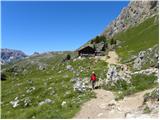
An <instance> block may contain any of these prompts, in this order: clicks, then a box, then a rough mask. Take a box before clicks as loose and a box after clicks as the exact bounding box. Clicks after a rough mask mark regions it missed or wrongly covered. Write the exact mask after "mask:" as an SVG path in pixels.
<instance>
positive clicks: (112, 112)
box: [74, 89, 152, 119]
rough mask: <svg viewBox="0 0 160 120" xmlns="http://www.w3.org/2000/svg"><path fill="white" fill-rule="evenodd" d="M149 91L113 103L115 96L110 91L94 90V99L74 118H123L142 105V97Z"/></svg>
mask: <svg viewBox="0 0 160 120" xmlns="http://www.w3.org/2000/svg"><path fill="white" fill-rule="evenodd" d="M151 90H152V89H150V90H146V91H143V92H139V93H136V94H134V95H132V96H128V97H125V98H124V99H123V100H121V101H115V96H114V94H113V93H112V92H110V91H106V90H103V89H98V90H94V92H95V93H96V98H95V99H92V100H90V101H88V102H86V103H84V104H83V106H82V107H81V111H80V112H79V113H77V114H76V116H75V117H74V118H75V119H81V118H90V119H94V118H97V119H98V118H125V116H126V114H127V113H130V112H132V111H136V110H137V109H138V107H139V106H141V105H142V103H143V95H144V94H145V93H147V92H150V91H151Z"/></svg>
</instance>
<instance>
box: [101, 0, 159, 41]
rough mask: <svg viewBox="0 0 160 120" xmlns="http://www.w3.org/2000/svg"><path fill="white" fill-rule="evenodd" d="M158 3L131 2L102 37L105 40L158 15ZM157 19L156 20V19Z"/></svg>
mask: <svg viewBox="0 0 160 120" xmlns="http://www.w3.org/2000/svg"><path fill="white" fill-rule="evenodd" d="M158 6H159V5H158V1H156V0H155V1H143V0H142V1H131V2H130V3H129V4H128V6H127V7H125V8H123V9H122V11H121V13H120V15H119V16H118V17H117V18H116V19H115V20H114V21H113V22H112V23H111V24H109V26H108V27H107V29H106V30H105V32H104V33H102V35H104V36H105V37H107V38H111V37H113V36H114V35H115V34H117V33H119V32H121V31H124V30H126V29H128V28H129V27H132V26H135V25H136V24H139V23H141V22H143V21H144V20H146V19H147V18H149V17H151V16H154V15H158ZM157 19H158V18H157Z"/></svg>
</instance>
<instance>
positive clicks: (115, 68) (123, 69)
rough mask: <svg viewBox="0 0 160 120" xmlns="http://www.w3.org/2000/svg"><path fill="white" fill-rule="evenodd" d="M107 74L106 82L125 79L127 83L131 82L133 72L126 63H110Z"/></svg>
mask: <svg viewBox="0 0 160 120" xmlns="http://www.w3.org/2000/svg"><path fill="white" fill-rule="evenodd" d="M106 76H107V79H106V84H107V83H108V82H111V83H116V82H117V81H118V80H124V81H126V82H127V83H130V79H131V72H130V71H129V70H128V68H127V66H126V65H112V64H109V65H108V72H107V74H106Z"/></svg>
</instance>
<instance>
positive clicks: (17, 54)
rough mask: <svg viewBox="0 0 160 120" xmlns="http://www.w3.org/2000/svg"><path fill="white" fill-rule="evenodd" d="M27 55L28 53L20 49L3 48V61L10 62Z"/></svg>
mask: <svg viewBox="0 0 160 120" xmlns="http://www.w3.org/2000/svg"><path fill="white" fill-rule="evenodd" d="M25 57H27V55H26V54H25V53H24V52H22V51H20V50H13V49H7V48H5V49H1V63H2V64H4V63H8V62H11V61H13V60H19V59H23V58H25Z"/></svg>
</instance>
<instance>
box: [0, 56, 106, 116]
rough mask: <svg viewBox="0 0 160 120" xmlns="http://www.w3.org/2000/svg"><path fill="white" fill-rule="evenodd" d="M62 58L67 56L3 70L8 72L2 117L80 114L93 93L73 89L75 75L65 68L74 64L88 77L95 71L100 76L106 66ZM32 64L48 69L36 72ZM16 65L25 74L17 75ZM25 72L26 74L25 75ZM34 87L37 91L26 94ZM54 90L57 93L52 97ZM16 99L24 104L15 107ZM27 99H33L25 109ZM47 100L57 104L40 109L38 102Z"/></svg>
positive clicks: (87, 60)
mask: <svg viewBox="0 0 160 120" xmlns="http://www.w3.org/2000/svg"><path fill="white" fill-rule="evenodd" d="M63 57H64V54H61V55H43V56H37V57H31V58H28V59H25V60H22V61H19V62H17V63H14V64H11V65H7V66H5V68H4V67H3V69H7V72H5V74H6V75H7V80H5V81H2V82H1V84H2V106H1V107H2V118H72V117H73V116H74V115H75V114H76V113H77V112H78V111H79V109H80V105H81V104H82V103H84V102H85V101H87V100H89V99H90V98H92V97H94V94H93V93H92V92H91V91H90V90H87V91H86V92H84V93H79V92H76V91H74V90H73V83H72V82H70V79H71V78H73V77H76V75H75V73H73V72H71V71H68V70H67V69H66V66H67V65H72V66H73V68H74V70H76V71H80V66H81V67H83V68H85V69H86V70H87V71H82V72H80V77H82V78H84V77H89V76H90V74H91V72H92V70H94V71H96V73H97V76H98V77H99V76H100V75H101V73H104V72H105V71H104V70H106V66H107V63H105V62H103V61H97V62H95V60H94V59H88V58H87V59H84V60H77V61H68V62H64V63H61V61H62V59H63ZM31 61H39V62H42V63H45V64H47V65H48V66H47V68H46V69H45V70H37V66H36V65H32V64H31ZM13 66H18V69H22V71H21V72H17V73H18V74H17V75H14V74H15V73H16V72H15V71H14V72H12V68H13ZM24 69H25V71H26V72H23V71H24ZM60 71H61V72H60ZM64 76H67V77H64ZM102 77H103V76H102ZM28 80H32V81H33V83H29V82H28ZM31 87H35V90H33V91H32V92H31V93H27V92H26V91H27V90H28V89H29V88H31ZM52 91H55V93H53V94H52V95H51V93H52ZM15 97H18V99H19V100H22V101H21V102H20V105H19V106H18V107H16V108H12V105H11V104H10V101H12V100H14V99H15ZM27 97H29V98H30V100H31V104H30V105H29V106H27V107H24V103H23V100H24V99H25V98H27ZM47 98H48V99H51V100H52V101H54V103H52V104H44V105H42V106H38V103H40V102H41V101H44V100H45V99H47ZM63 101H66V106H65V107H62V106H61V103H62V102H63Z"/></svg>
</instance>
